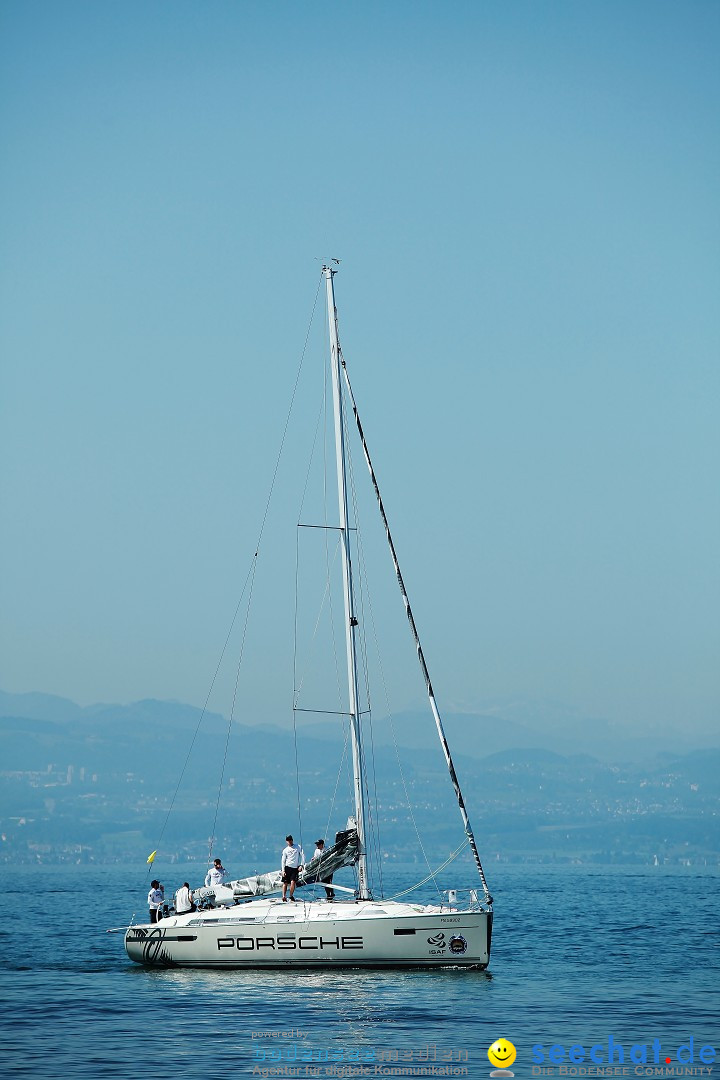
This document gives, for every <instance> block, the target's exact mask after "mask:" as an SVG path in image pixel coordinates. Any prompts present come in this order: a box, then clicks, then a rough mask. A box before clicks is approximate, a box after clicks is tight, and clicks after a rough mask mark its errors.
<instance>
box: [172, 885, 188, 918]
mask: <svg viewBox="0 0 720 1080" xmlns="http://www.w3.org/2000/svg"><path fill="white" fill-rule="evenodd" d="M175 910H176V912H177V913H178V915H184V914H185V913H186V912H188V911H192V893H191V892H190V890H189V889H188V888H186V887H185V885H183V887H182V888H181V889H178V891H177V893H176V894H175Z"/></svg>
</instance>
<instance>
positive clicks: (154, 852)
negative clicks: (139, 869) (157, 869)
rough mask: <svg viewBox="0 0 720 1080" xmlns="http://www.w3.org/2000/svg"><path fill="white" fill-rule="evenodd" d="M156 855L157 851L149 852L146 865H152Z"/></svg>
mask: <svg viewBox="0 0 720 1080" xmlns="http://www.w3.org/2000/svg"><path fill="white" fill-rule="evenodd" d="M156 855H157V851H151V852H150V854H149V855H148V857H147V861H148V865H152V863H154V862H155V856H156Z"/></svg>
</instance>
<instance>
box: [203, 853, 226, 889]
mask: <svg viewBox="0 0 720 1080" xmlns="http://www.w3.org/2000/svg"><path fill="white" fill-rule="evenodd" d="M226 873H227V870H226V869H225V867H224V866H223V864H222V862H221V861H220V859H216V860H215V862H214V863H213V865H212V866H211V867H210V869H209V870H208V872H207V874H206V875H205V884H206V885H207V886H211V885H222V883H223V882H224V880H225V875H226Z"/></svg>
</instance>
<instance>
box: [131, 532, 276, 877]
mask: <svg viewBox="0 0 720 1080" xmlns="http://www.w3.org/2000/svg"><path fill="white" fill-rule="evenodd" d="M256 559H257V553H256V555H255V556H254V557H253V561H252V564H251V566H250V569H249V570H248V573H247V576H246V578H245V584H244V585H243V588H242V592H241V593H240V599H239V600H238V602H237V606H236V607H235V611H234V613H233V617H232V621H231V623H230V629H229V630H228V632H227V635H226V637H225V643H224V645H223V647H222V650H221V652H220V659H219V660H218V662H217V666H216V668H215V673H214V675H213V677H212V680H211V682H210V689H209V690H208V692H207V696H206V698H205V704H204V705H203V707H202V711H201V713H200V719H199V720H198V722H197V725H196V727H195V731H194V732H193V737H192V739H191V740H190V746H189V748H188V752H187V754H186V755H185V761H184V763H183V767H182V769H181V771H180V778H179V780H178V782H177V785H176V787H175V791H174V792H173V797H172V799H171V800H170V806H169V807H168V811H167V814H166V815H165V820H164V822H163V824H162V828H161V829H160V835H159V836H158V839H157V841H156V843H157V847H158V848H159V847H160V844H161V843H162V838H163V836H164V835H165V830H166V828H167V825H168V821H169V820H170V814H171V813H172V811H173V807H174V806H175V802H176V800H177V797H178V793H179V791H180V787H181V786H182V782H183V779H184V777H185V773H186V771H187V767H188V764H189V762H190V757H191V756H192V752H193V747H194V746H195V743H196V741H197V737H198V735H199V733H200V727H201V725H202V722H203V720H204V719H205V714H206V712H207V708H208V705H209V703H210V698H211V696H212V692H213V689H214V687H215V683H216V681H217V677H218V674H219V672H220V668H221V667H222V662H223V660H224V658H225V653H226V652H227V647H228V644H229V642H230V638H231V637H232V632H233V629H234V628H235V622H236V620H237V617H238V612H239V611H240V607H241V606H242V602H243V597H244V596H245V590H246V589H247V587H248V584H249V582H250V580H251V578H252V577H254V573H255V567H256V565H257V562H256ZM211 850H212V849H211ZM151 870H152V865H150V867H149V868H148V873H150V871H151Z"/></svg>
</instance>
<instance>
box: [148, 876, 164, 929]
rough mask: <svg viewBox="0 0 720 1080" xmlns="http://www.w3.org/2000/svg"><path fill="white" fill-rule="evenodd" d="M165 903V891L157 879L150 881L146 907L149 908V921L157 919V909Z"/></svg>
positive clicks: (152, 921)
mask: <svg viewBox="0 0 720 1080" xmlns="http://www.w3.org/2000/svg"><path fill="white" fill-rule="evenodd" d="M164 903H165V893H164V892H163V889H162V886H161V885H160V882H159V881H151V882H150V892H149V893H148V907H149V908H150V922H151V923H154V922H157V921H158V911H160V909H161V908H162V906H163V904H164Z"/></svg>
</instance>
